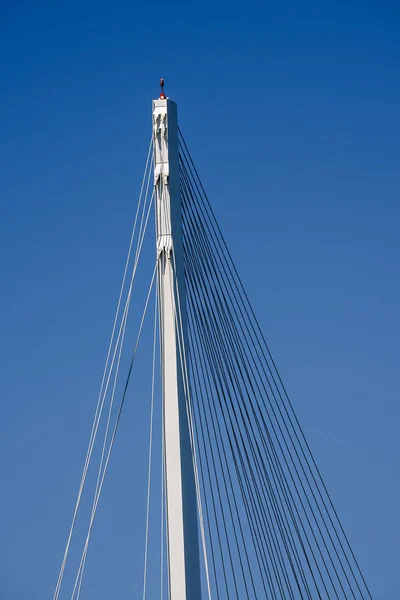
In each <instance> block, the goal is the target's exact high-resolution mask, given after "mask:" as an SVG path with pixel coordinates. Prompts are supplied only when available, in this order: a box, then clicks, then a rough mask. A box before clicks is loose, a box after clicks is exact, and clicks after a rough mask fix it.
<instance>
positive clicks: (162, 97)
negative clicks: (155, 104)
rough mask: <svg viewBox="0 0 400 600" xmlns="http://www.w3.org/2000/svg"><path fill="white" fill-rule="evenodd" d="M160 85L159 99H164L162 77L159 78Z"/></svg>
mask: <svg viewBox="0 0 400 600" xmlns="http://www.w3.org/2000/svg"><path fill="white" fill-rule="evenodd" d="M160 87H161V94H160V100H165V98H166V95H165V94H164V79H163V78H161V79H160Z"/></svg>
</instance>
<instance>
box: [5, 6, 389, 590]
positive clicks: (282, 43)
mask: <svg viewBox="0 0 400 600" xmlns="http://www.w3.org/2000/svg"><path fill="white" fill-rule="evenodd" d="M0 19H1V21H0V52H1V65H0V81H1V90H0V115H1V117H0V124H1V127H0V170H1V183H0V194H1V220H0V244H1V252H0V269H1V271H0V272H1V296H0V309H1V321H0V327H1V329H0V335H1V347H0V364H1V378H0V398H1V418H0V469H1V470H0V473H1V495H0V532H1V537H0V540H1V541H0V597H1V598H4V599H5V600H14V599H15V600H19V599H24V600H27V599H29V600H31V599H32V600H43V599H45V598H51V597H52V594H53V591H54V586H55V582H56V578H57V574H58V569H59V565H60V560H61V554H62V551H63V548H64V544H65V541H66V534H67V528H68V526H69V522H70V518H71V513H72V507H73V503H74V499H75V494H76V491H77V486H78V479H79V476H80V469H81V467H82V463H83V457H84V452H85V448H86V444H87V439H88V433H89V430H90V425H91V419H92V415H93V412H94V407H95V402H96V396H97V391H98V386H99V382H100V377H101V371H102V366H103V360H104V356H105V352H106V347H107V341H108V335H109V331H110V327H111V321H112V316H113V310H114V306H115V302H116V298H117V293H118V285H119V281H120V276H121V272H122V268H123V261H124V257H125V253H126V248H127V244H128V239H129V233H130V227H131V222H132V217H133V214H134V210H135V201H136V198H137V192H138V188H139V185H140V180H141V175H142V170H143V164H144V158H145V153H146V150H147V145H148V141H149V137H150V127H151V121H150V109H151V105H150V101H151V99H152V97H155V96H156V95H157V93H158V79H159V77H160V76H163V77H165V79H166V90H167V92H168V94H169V95H170V96H171V97H172V98H173V99H175V100H176V101H177V102H178V104H179V110H180V123H181V127H182V129H183V131H184V134H185V137H186V139H187V140H188V142H189V145H190V148H191V150H192V153H193V155H194V158H195V160H196V163H197V166H198V169H199V171H200V174H201V175H202V179H203V182H204V184H205V187H206V189H207V191H208V193H209V196H210V198H211V199H212V201H213V204H214V207H215V211H216V213H217V216H218V218H219V221H220V223H221V225H222V229H223V231H224V233H225V236H226V238H227V241H228V243H229V245H230V247H231V250H232V253H233V256H234V257H235V259H236V263H237V265H238V268H239V271H240V273H241V274H242V276H243V279H244V282H245V285H246V287H247V290H248V292H249V296H250V298H251V299H252V302H253V305H254V308H255V310H256V314H257V315H258V317H259V319H260V322H261V324H262V327H263V329H264V331H265V333H266V335H267V337H268V339H269V341H270V344H271V348H272V351H273V354H274V357H275V359H276V361H277V364H278V366H279V368H280V370H281V373H282V376H283V379H284V381H285V383H286V386H287V388H288V390H289V392H290V395H291V397H292V400H293V403H294V405H295V407H296V410H297V414H298V416H299V418H300V421H301V423H302V424H303V426H304V430H305V433H306V436H307V438H308V440H309V442H310V445H311V447H312V449H313V451H314V454H315V456H316V458H317V462H318V464H319V466H320V468H321V471H322V473H323V476H324V478H325V482H326V484H327V486H328V489H329V490H330V492H331V494H332V497H333V500H334V502H335V505H336V508H337V510H338V512H339V515H340V516H341V518H342V521H343V523H344V526H345V529H346V532H347V534H348V536H349V538H350V540H351V542H352V544H353V548H354V551H355V553H356V556H357V558H358V560H359V562H360V565H361V567H362V570H363V572H364V574H365V577H366V579H367V581H368V583H369V585H370V588H371V591H372V594H373V597H374V598H375V599H377V600H378V599H379V600H395V599H397V598H399V589H400V574H399V568H398V566H399V537H400V519H399V506H400V483H399V433H398V431H399V423H400V408H399V391H400V378H399V336H400V320H399V300H400V283H399V259H400V249H399V217H400V209H399V192H400V177H399V149H400V148H399V139H400V120H399V103H400V77H399V73H400V69H399V67H400V9H399V5H398V3H397V2H394V1H393V0H392V1H390V0H363V1H361V0H359V1H354V0H350V1H347V2H344V1H343V2H332V1H330V0H326V1H325V2H321V1H315V2H312V1H309V0H308V1H305V2H296V1H294V0H282V1H281V2H270V1H267V2H254V1H253V0H249V1H247V2H241V3H237V2H235V1H233V2H224V1H223V2H221V1H215V2H211V1H210V0H205V1H203V2H196V3H193V2H179V3H166V2H157V1H154V2H147V3H145V2H121V1H120V0H115V1H114V2H90V1H85V0H82V1H81V2H77V1H76V0H71V1H70V2H65V3H54V2H42V1H40V0H38V2H36V3H29V2H21V3H11V2H9V1H7V0H3V2H2V3H1V6H0ZM150 254H151V250H150ZM151 262H152V256H151V257H150V259H148V264H149V265H150V263H151ZM147 345H148V346H150V342H147ZM146 352H147V353H148V352H149V348H147V349H146V348H145V353H146ZM136 385H137V386H138V388H137V389H138V390H139V391H142V388H141V387H140V386H141V385H143V386H144V384H141V383H140V382H137V383H136ZM146 394H147V388H146V389H145V387H143V394H142V397H141V399H140V401H136V400H137V399H136V400H135V401H134V398H133V396H132V397H130V398H128V406H127V410H126V412H125V414H124V420H123V424H122V427H121V436H120V438H119V439H118V440H117V446H116V449H115V455H114V457H113V461H112V465H111V471H110V477H109V479H108V480H107V482H106V489H105V497H104V500H102V504H101V506H100V510H99V520H98V523H97V525H98V527H97V528H96V533H95V535H94V539H93V546H92V550H93V553H94V557H95V558H96V560H95V558H93V559H92V561H91V562H90V563H89V564H88V580H87V582H86V586H85V588H84V590H83V591H84V594H83V596H82V598H96V600H105V599H108V598H110V597H113V598H118V597H119V598H122V597H124V598H128V597H132V598H138V597H141V596H140V589H141V582H140V576H141V575H140V574H141V570H142V559H143V549H142V547H143V518H144V502H145V490H144V482H145V453H146V451H145V445H144V444H145V443H146V442H145V440H146V436H147V432H146V427H145V424H146V423H147V419H148V402H149V398H148V394H147V395H146ZM132 514H133V515H134V516H133V517H132V516H131V515H132ZM96 561H97V562H96ZM65 591H66V590H65ZM63 597H68V598H69V596H68V595H67V594H66V595H65V596H63Z"/></svg>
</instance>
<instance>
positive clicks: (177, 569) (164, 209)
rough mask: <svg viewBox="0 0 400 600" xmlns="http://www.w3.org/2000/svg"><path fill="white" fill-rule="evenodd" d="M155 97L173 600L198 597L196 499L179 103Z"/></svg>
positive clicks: (159, 288)
mask: <svg viewBox="0 0 400 600" xmlns="http://www.w3.org/2000/svg"><path fill="white" fill-rule="evenodd" d="M161 85H162V90H161V92H162V93H161V95H160V99H158V100H154V101H153V135H154V185H155V190H156V234H157V257H158V271H157V278H158V292H159V311H160V324H161V328H160V331H161V364H162V395H163V398H162V401H163V414H164V421H163V428H164V456H165V477H166V504H167V543H168V564H169V586H170V599H171V600H200V599H201V582H200V558H199V543H198V524H197V501H196V488H195V479H194V471H193V460H192V450H191V444H190V435H189V425H188V417H187V409H186V397H185V386H184V381H185V374H184V373H182V358H183V356H182V350H183V348H187V344H186V309H185V307H186V301H185V285H184V266H183V249H182V221H181V201H180V189H179V151H178V123H177V107H176V104H175V103H174V102H172V101H171V100H169V99H167V98H166V97H165V95H164V92H163V85H164V82H163V80H162V81H161Z"/></svg>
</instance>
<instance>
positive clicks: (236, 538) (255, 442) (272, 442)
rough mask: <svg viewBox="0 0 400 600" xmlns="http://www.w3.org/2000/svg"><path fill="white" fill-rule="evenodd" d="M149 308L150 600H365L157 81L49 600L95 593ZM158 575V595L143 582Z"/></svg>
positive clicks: (146, 569)
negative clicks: (146, 249) (150, 262)
mask: <svg viewBox="0 0 400 600" xmlns="http://www.w3.org/2000/svg"><path fill="white" fill-rule="evenodd" d="M153 219H154V220H155V224H156V227H155V230H156V241H155V261H154V267H153V269H152V270H151V272H150V273H149V276H148V279H149V281H150V283H149V286H148V290H147V292H146V294H145V295H144V298H143V303H142V304H143V305H142V307H141V308H140V310H141V311H142V312H141V313H140V314H141V317H140V319H139V321H138V328H137V337H136V341H135V342H134V344H133V348H132V347H131V348H128V349H127V348H125V351H126V350H127V351H128V353H129V352H130V359H129V364H128V366H127V372H126V374H125V376H124V377H122V376H121V375H120V372H121V364H123V362H121V359H122V357H123V350H124V347H125V345H124V341H125V339H126V331H127V324H128V317H129V314H130V310H131V300H132V290H133V285H134V282H135V279H136V276H137V270H138V266H139V262H140V258H141V255H142V248H143V243H144V239H145V236H146V232H147V231H148V230H149V229H151V227H149V223H151V222H152V221H153ZM149 306H154V314H153V318H152V320H153V337H152V339H153V342H152V348H153V351H152V369H151V373H152V376H151V398H150V405H151V406H150V409H151V419H150V432H149V446H148V460H147V464H148V483H147V490H144V493H146V494H147V511H146V514H145V515H144V516H143V518H144V529H145V536H144V539H143V546H144V552H143V557H144V561H143V594H142V597H143V600H145V599H146V598H150V597H151V598H155V597H160V598H161V600H162V599H163V598H169V599H171V600H200V599H203V598H204V599H206V598H208V599H215V600H225V599H240V600H242V599H255V598H257V599H264V598H268V599H274V600H278V599H290V600H295V599H296V600H297V599H300V598H301V599H302V598H304V599H309V600H313V599H318V598H321V599H338V600H339V599H340V600H341V599H355V600H359V599H364V598H365V599H367V598H368V599H370V598H371V594H370V592H369V589H368V587H367V583H366V581H365V579H364V577H363V574H362V573H361V570H360V568H359V565H358V563H357V560H356V557H355V555H354V553H353V550H352V548H351V545H350V542H349V540H348V538H347V536H346V534H345V531H344V529H343V527H342V525H341V522H340V519H339V516H338V514H337V513H336V510H335V508H334V506H333V503H332V501H331V497H330V495H329V492H328V490H327V488H326V487H325V485H324V482H323V480H322V477H321V474H320V471H319V470H318V467H317V464H316V461H315V460H314V457H313V455H312V452H311V449H310V447H309V445H308V444H307V441H306V439H305V436H304V434H303V431H302V429H301V426H300V423H299V421H298V419H297V417H296V414H295V411H294V409H293V405H292V403H291V401H290V399H289V396H288V394H287V392H286V389H285V387H284V384H283V381H282V379H281V377H280V375H279V372H278V369H277V366H276V364H275V362H274V360H273V358H272V355H271V352H270V350H269V348H268V345H267V342H266V339H265V337H264V335H263V332H262V331H261V329H260V326H259V323H258V321H257V318H256V316H255V314H254V312H253V310H252V307H251V304H250V300H249V298H248V296H247V294H246V292H245V289H244V287H243V285H242V282H241V279H240V276H239V273H238V272H237V270H236V268H235V265H234V262H233V260H232V256H231V254H230V252H229V249H228V247H227V245H226V243H225V240H224V238H223V235H222V233H221V230H220V228H219V225H218V223H217V221H216V218H215V215H214V213H213V209H212V205H211V203H210V201H209V199H208V197H207V194H206V192H205V190H204V188H203V186H202V183H201V180H200V177H199V174H198V172H197V170H196V167H195V165H194V162H193V159H192V157H191V154H190V152H189V149H188V145H187V143H186V141H185V139H184V137H183V134H182V132H181V130H180V129H179V127H178V120H177V107H176V104H175V103H173V102H172V101H171V100H169V99H168V98H167V97H166V96H165V94H164V91H163V82H162V90H161V94H160V97H159V98H158V99H157V100H155V101H153V131H152V137H151V142H150V146H149V150H148V155H147V162H146V167H145V171H144V175H143V180H142V186H141V191H140V195H139V201H138V206H137V212H136V216H135V219H134V224H133V230H132V236H131V240H130V244H129V250H128V256H127V260H126V264H125V269H124V274H123V278H122V284H121V290H120V294H119V299H118V303H117V309H116V313H115V318H114V323H113V327H112V333H111V339H110V343H109V348H108V353H107V358H106V364H105V368H104V372H103V377H102V382H101V387H100V392H99V396H98V402H97V406H96V411H95V416H94V420H93V425H92V430H91V435H90V439H89V444H88V449H87V454H86V458H85V462H84V468H83V472H82V477H81V481H80V485H79V491H78V496H77V500H76V504H75V508H74V513H73V517H72V522H71V526H70V530H69V532H68V536H67V542H66V546H65V550H64V554H63V557H62V563H61V567H60V572H59V576H58V579H57V583H56V586H55V591H54V596H53V600H58V599H59V598H64V597H65V598H68V597H69V598H71V600H78V599H79V598H80V597H84V596H85V595H87V596H88V597H90V591H89V590H85V589H83V588H82V584H83V580H84V573H85V568H86V562H87V554H88V549H89V545H90V544H89V543H90V539H91V535H92V529H93V525H94V522H95V517H96V512H97V509H98V505H99V501H100V497H101V493H102V490H103V486H104V482H105V479H106V474H107V471H108V467H109V464H110V457H111V454H112V450H113V447H114V443H115V439H116V435H117V431H118V427H119V424H120V420H121V417H122V415H123V407H124V404H125V401H126V398H127V394H128V390H129V389H130V387H129V386H130V384H131V378H132V377H131V376H132V372H133V369H134V365H135V360H136V356H137V352H138V348H139V346H140V340H141V337H142V332H143V328H144V323H145V320H146V316H147V313H150V312H151V310H149ZM134 310H135V312H136V313H137V312H138V310H137V308H136V307H135V309H134ZM148 318H151V317H148ZM158 367H160V369H158ZM121 377H122V385H119V384H118V382H120V383H121ZM157 379H159V385H158V384H157ZM158 388H159V392H160V393H157V392H158ZM157 410H158V411H159V418H160V422H161V427H160V428H159V434H160V436H161V449H162V453H161V457H160V473H161V483H160V485H159V492H160V493H159V496H160V502H159V508H160V518H159V522H160V535H159V561H158V572H157V573H156V572H154V571H155V570H157V569H154V564H153V565H152V566H151V568H150V564H151V560H150V552H149V531H150V529H151V526H152V519H151V512H150V506H151V502H152V489H153V488H154V474H153V464H154V438H155V435H156V428H155V425H154V424H155V420H156V418H157V417H156V411H157ZM96 447H98V448H99V452H98V464H97V470H96V471H95V478H94V481H93V483H94V485H93V488H94V489H93V492H92V503H91V510H90V517H89V520H88V524H87V532H86V536H85V539H84V543H83V547H82V550H81V553H80V560H79V564H78V567H77V570H76V574H75V576H74V578H73V583H72V586H71V589H70V590H67V589H66V587H67V586H65V585H64V584H65V582H64V575H65V570H66V566H67V560H68V557H69V554H70V549H71V545H72V543H73V537H74V529H75V525H76V520H77V517H78V513H79V509H80V506H81V502H82V497H83V494H84V492H85V490H86V488H87V480H88V473H89V469H90V468H95V469H96V466H95V465H94V464H93V463H94V456H95V448H96ZM154 578H157V579H158V580H159V586H158V590H159V591H158V594H157V596H155V595H154V592H151V593H150V592H149V580H150V579H154Z"/></svg>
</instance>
